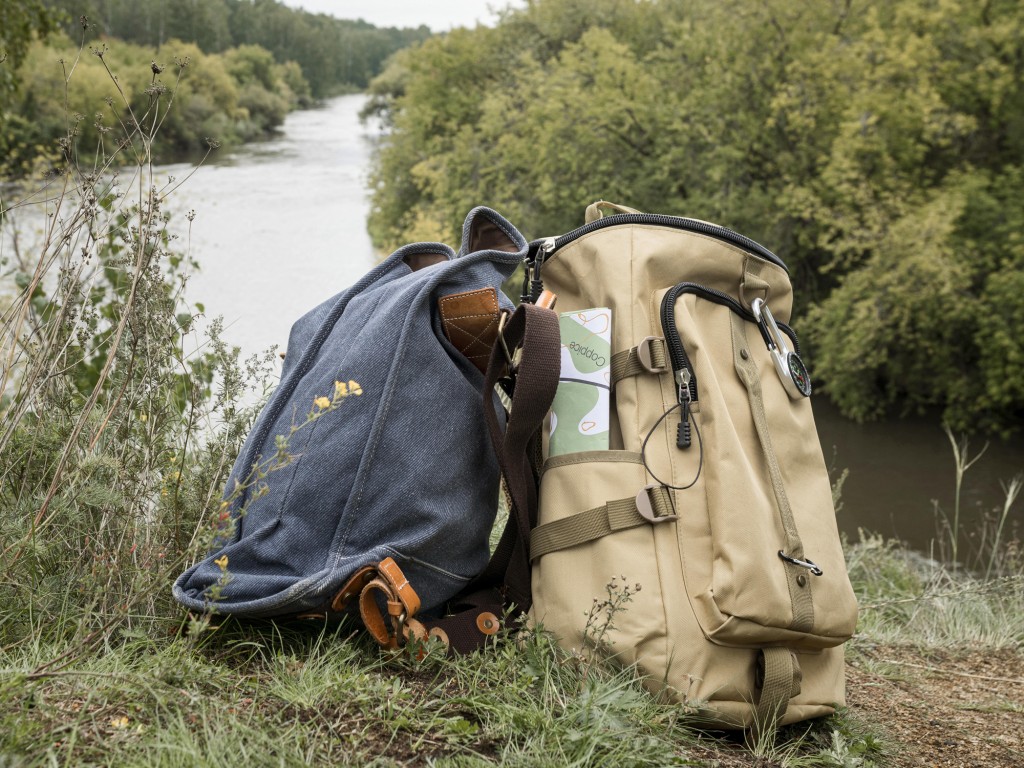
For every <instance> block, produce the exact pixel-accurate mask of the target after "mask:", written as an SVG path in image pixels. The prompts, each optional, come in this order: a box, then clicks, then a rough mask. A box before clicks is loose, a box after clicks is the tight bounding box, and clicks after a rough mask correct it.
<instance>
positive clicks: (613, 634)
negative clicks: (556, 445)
mask: <svg viewBox="0 0 1024 768" xmlns="http://www.w3.org/2000/svg"><path fill="white" fill-rule="evenodd" d="M645 477H646V476H645V472H644V467H643V463H642V461H641V458H640V455H639V454H637V453H632V452H629V451H590V452H583V453H572V454H565V455H563V456H557V457H554V458H552V459H549V460H548V461H547V462H546V463H545V465H544V472H543V475H542V478H541V487H540V520H539V524H538V526H537V527H536V528H535V529H534V534H533V536H532V539H531V555H532V556H533V579H532V580H533V608H532V609H531V611H530V615H531V619H532V620H533V622H534V623H537V624H540V625H541V626H543V628H544V629H546V630H548V631H550V632H552V633H553V634H554V635H555V637H556V638H557V639H558V641H559V642H560V644H561V645H562V646H563V647H564V648H567V649H570V650H576V651H581V652H584V653H588V654H589V653H597V654H599V655H601V656H603V657H607V658H613V659H614V660H615V661H616V663H620V664H624V665H629V664H634V663H638V664H639V666H640V669H641V671H643V670H644V669H654V670H658V669H661V670H664V669H665V667H666V665H667V663H668V658H667V648H666V637H665V626H666V616H665V603H664V599H663V595H662V589H661V579H660V576H659V562H658V559H659V558H658V554H657V548H656V547H655V537H656V536H657V535H659V534H660V535H664V536H668V537H670V538H674V536H675V533H674V532H673V531H670V530H669V529H671V528H672V527H674V525H675V523H674V519H673V518H672V517H671V513H672V509H671V501H670V500H669V498H668V494H667V493H666V494H663V495H662V497H659V496H658V495H657V494H655V495H654V497H653V498H652V497H650V495H649V493H648V492H647V491H646V490H645V486H646V482H647V481H646V479H645ZM638 495H639V496H640V498H641V503H640V506H641V507H642V509H638V508H637V503H636V502H637V498H636V497H637V496H638ZM647 499H650V507H649V508H648V506H647V504H646V500H647ZM648 514H649V515H651V516H652V517H653V518H655V519H658V518H663V519H664V521H663V522H654V521H652V520H649V519H648V518H647V517H646V516H645V515H648ZM606 601H607V602H606ZM609 604H612V605H618V606H619V608H618V609H616V611H615V612H613V614H614V613H617V611H618V610H621V611H622V612H623V613H624V616H625V618H622V617H619V618H621V619H622V620H621V621H616V616H615V615H612V616H611V619H610V621H608V620H607V607H608V605H609Z"/></svg>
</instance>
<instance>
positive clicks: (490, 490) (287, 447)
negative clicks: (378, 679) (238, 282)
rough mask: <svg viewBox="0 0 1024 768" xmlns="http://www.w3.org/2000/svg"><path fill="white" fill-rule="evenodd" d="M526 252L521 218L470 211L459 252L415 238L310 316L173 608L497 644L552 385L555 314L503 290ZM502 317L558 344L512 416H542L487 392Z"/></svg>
mask: <svg viewBox="0 0 1024 768" xmlns="http://www.w3.org/2000/svg"><path fill="white" fill-rule="evenodd" d="M526 254H527V243H526V241H525V239H524V238H523V236H522V235H521V234H520V233H519V232H518V231H517V230H516V229H515V228H514V227H513V226H512V225H511V224H510V223H509V222H508V221H506V220H505V219H504V218H502V217H501V216H500V215H499V214H497V213H495V212H494V211H492V210H490V209H487V208H476V209H474V210H473V211H472V212H471V213H470V214H469V216H468V217H467V219H466V222H465V225H464V228H463V243H462V246H461V249H460V250H459V252H458V253H456V252H455V251H453V250H452V249H451V248H449V247H448V246H446V245H443V244H440V243H417V244H413V245H407V246H405V247H403V248H400V249H399V250H397V251H396V252H395V253H393V254H392V255H391V256H390V257H388V258H387V259H386V260H385V261H383V262H382V263H381V264H379V265H378V266H377V267H375V268H374V269H372V270H371V271H370V272H369V273H368V274H367V275H366V276H365V277H363V278H362V279H361V280H360V281H359V282H358V283H357V284H356V285H354V286H352V287H351V288H349V289H348V290H346V291H343V292H342V293H340V294H338V295H337V296H335V297H334V298H332V299H330V300H328V301H326V302H324V303H323V304H321V305H320V306H318V307H316V308H315V309H313V310H311V311H310V312H308V313H307V314H306V315H305V316H303V317H302V318H300V319H299V320H298V321H297V322H296V323H295V325H294V326H293V327H292V330H291V333H290V336H289V340H288V349H287V355H286V357H285V363H284V366H283V370H282V375H281V382H280V384H279V386H278V387H277V389H276V391H275V392H274V393H273V395H272V396H271V398H270V400H269V402H268V403H267V405H266V407H265V409H264V410H263V412H262V413H261V414H260V416H259V418H258V419H257V421H256V423H255V425H254V427H253V429H252V432H251V433H250V435H249V436H248V439H247V440H246V442H245V445H244V447H243V449H242V452H241V454H240V455H239V457H238V460H237V461H236V463H235V466H234V468H233V470H232V472H231V475H230V478H229V480H228V485H227V488H226V490H225V495H224V500H223V502H222V505H221V513H220V528H219V532H218V540H217V543H216V545H215V547H214V551H213V552H211V553H210V554H209V555H208V556H207V557H206V558H205V559H203V560H201V561H200V562H198V563H196V564H195V565H194V566H192V567H191V568H189V569H188V570H187V571H185V572H184V573H183V574H182V575H181V576H180V577H179V578H178V579H177V581H176V583H175V584H174V590H173V591H174V597H175V598H176V599H177V600H178V601H179V602H180V603H182V604H183V605H184V606H185V607H187V608H188V609H189V610H192V611H198V612H209V613H217V614H230V615H234V616H239V617H246V618H274V617H300V618H310V619H316V620H332V619H336V618H338V617H339V616H341V615H342V614H344V613H346V612H348V613H354V612H357V611H358V613H359V615H360V616H361V618H362V621H363V623H364V624H365V625H366V627H367V629H368V630H369V631H370V632H371V634H372V635H373V636H374V637H375V638H376V639H377V640H378V641H379V642H381V644H383V645H386V646H390V647H397V646H399V645H403V644H404V643H405V642H406V641H407V640H408V639H409V638H411V637H415V638H417V639H420V640H422V639H425V638H426V637H427V635H428V633H429V634H430V635H433V636H436V637H439V638H440V639H441V640H442V641H444V642H446V643H447V644H449V645H450V647H453V648H454V649H456V650H468V649H470V648H472V647H476V646H478V645H479V644H480V643H481V641H482V640H483V639H485V638H486V637H487V636H488V635H492V634H494V632H496V631H497V629H498V627H499V625H500V617H501V615H502V611H503V608H505V607H507V605H508V604H509V603H515V604H516V606H517V608H518V609H520V610H525V609H527V608H528V607H529V600H530V596H529V580H528V578H529V565H528V557H527V556H526V554H525V549H524V544H523V542H524V541H526V540H528V535H529V526H530V516H531V515H530V513H529V511H528V510H529V508H530V507H531V506H532V507H535V506H536V498H535V490H534V489H535V482H534V478H533V477H531V476H529V473H530V464H529V461H528V460H527V458H526V450H527V448H526V445H527V442H528V440H529V439H530V437H531V436H532V435H533V434H534V433H535V432H536V427H537V426H538V425H539V423H540V420H541V419H542V418H543V413H544V411H546V409H547V405H548V403H550V399H551V397H552V396H553V393H554V387H555V384H556V382H557V362H556V363H555V364H554V365H552V361H557V356H558V348H557V319H556V318H555V315H554V313H553V312H550V311H548V310H539V309H538V308H536V307H524V308H523V309H522V310H521V311H520V312H517V313H516V314H515V315H512V314H511V310H512V303H511V302H510V301H509V300H508V298H506V297H505V296H504V294H503V293H502V292H501V285H502V282H503V281H504V280H506V279H507V278H508V277H509V276H510V275H511V274H512V272H513V271H514V270H515V268H516V266H517V265H518V264H520V263H521V262H522V261H523V260H524V258H525V257H526ZM527 314H529V317H527V316H526V315H527ZM510 317H512V319H511V320H509V318H510ZM506 321H508V322H506ZM552 323H553V325H552ZM499 325H501V326H503V330H504V332H505V333H504V335H505V337H507V338H509V339H511V340H512V341H513V344H514V341H515V339H519V338H522V336H523V335H524V334H528V333H530V332H531V330H530V329H531V327H535V326H538V325H544V326H545V333H544V334H543V336H544V337H545V338H548V339H551V342H550V344H551V345H553V347H552V348H551V349H549V350H548V352H549V355H548V357H547V359H546V360H545V359H544V355H540V356H539V357H538V358H537V362H536V366H535V368H534V372H531V371H530V370H527V369H526V368H524V369H522V370H518V371H515V373H516V378H517V379H518V380H525V381H526V386H524V387H523V388H522V390H523V391H522V392H519V391H516V393H515V395H514V399H513V404H515V403H516V402H519V401H521V400H524V399H529V401H530V402H531V404H533V405H532V407H526V406H523V407H522V408H519V409H518V413H517V418H516V419H511V420H509V422H508V425H507V429H502V424H503V423H504V422H503V419H502V415H503V413H504V412H503V409H502V408H501V407H500V405H499V404H498V403H497V398H496V396H495V394H494V384H495V383H500V382H499V380H500V379H504V380H505V383H506V385H508V383H509V380H510V378H511V377H510V375H509V374H510V369H513V368H514V366H512V363H511V359H510V358H509V355H508V350H507V347H506V346H505V344H504V343H503V344H501V345H496V344H494V340H495V338H496V337H497V336H498V328H499ZM492 347H493V348H495V349H494V354H493V358H494V361H493V362H494V365H493V366H492V369H493V370H491V371H488V363H489V362H492ZM545 366H546V367H545ZM485 373H486V374H487V376H485ZM485 378H486V379H487V380H486V381H485ZM509 391H511V388H509ZM527 421H529V423H527ZM488 422H490V427H491V428H492V430H493V434H492V435H491V436H490V437H489V436H488ZM496 453H497V455H496ZM508 457H513V458H510V459H509V458H508ZM499 459H500V460H501V461H502V462H503V463H504V462H505V461H506V460H508V461H510V462H511V465H512V466H511V468H510V471H509V472H508V474H509V475H510V479H509V480H507V482H508V490H509V491H510V494H511V495H512V496H513V499H512V501H513V504H512V507H513V514H512V515H511V517H510V524H509V525H508V526H507V527H506V530H505V535H504V536H503V537H502V540H501V544H500V545H499V547H498V550H497V552H496V553H495V555H494V557H493V558H492V557H491V556H490V553H489V549H488V537H489V534H490V531H491V528H492V526H493V524H494V518H495V512H496V509H497V505H498V486H499ZM506 469H509V468H506ZM517 476H518V479H516V478H517ZM510 571H511V572H513V573H514V574H515V575H514V577H511V578H510V577H509V575H508V574H509V572H510ZM524 579H525V583H524ZM456 597H457V599H456V600H454V601H453V598H456ZM453 614H454V615H453Z"/></svg>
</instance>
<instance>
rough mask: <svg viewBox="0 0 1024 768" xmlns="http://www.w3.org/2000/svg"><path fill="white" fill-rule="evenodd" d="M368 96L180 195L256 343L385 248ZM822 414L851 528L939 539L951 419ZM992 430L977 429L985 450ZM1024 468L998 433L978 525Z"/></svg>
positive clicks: (193, 289)
mask: <svg viewBox="0 0 1024 768" xmlns="http://www.w3.org/2000/svg"><path fill="white" fill-rule="evenodd" d="M363 100H364V97H363V96H361V95H355V96H344V97H341V98H338V99H333V100H331V101H330V102H328V103H327V104H326V105H325V106H324V107H322V108H320V109H315V110H307V111H302V112H295V113H293V114H291V115H290V116H289V117H288V119H287V121H286V122H285V124H284V127H283V131H282V134H281V135H280V136H279V137H278V138H275V139H273V140H271V141H265V142H260V143H255V144H249V145H246V146H243V147H241V148H239V149H236V150H233V151H231V152H230V153H228V154H226V155H225V156H223V157H220V158H218V159H217V160H214V161H213V162H210V163H208V164H207V165H205V166H203V167H201V168H200V169H199V170H198V171H196V173H195V174H194V175H193V176H192V177H191V178H189V179H188V181H187V182H186V183H185V184H184V185H183V187H182V189H181V192H180V193H179V195H178V196H179V197H180V198H181V200H180V201H179V202H176V203H172V207H173V206H177V207H178V209H179V211H178V216H176V218H175V220H176V222H177V223H178V225H179V226H184V223H185V218H184V216H183V215H182V214H183V212H184V211H185V210H189V209H191V210H194V211H195V212H196V216H195V219H194V221H193V222H192V224H191V228H190V231H188V230H184V229H183V230H182V237H183V239H185V240H186V241H187V242H188V243H189V247H190V248H191V251H192V254H193V255H194V256H195V257H196V259H197V260H198V261H199V263H200V264H201V268H202V269H201V271H200V272H199V273H197V274H195V275H194V276H193V277H192V278H191V280H190V282H189V287H188V294H189V297H190V298H191V300H192V301H194V302H196V301H197V302H202V303H203V304H204V305H205V308H206V313H207V315H208V316H211V317H213V316H216V315H223V317H224V320H225V324H226V326H227V330H226V332H225V334H224V336H225V338H226V339H227V340H228V341H229V342H230V343H232V344H235V345H238V346H240V347H241V348H242V350H243V352H244V353H246V354H250V353H256V352H259V351H261V350H263V349H265V348H267V347H269V346H270V345H272V344H276V345H278V346H279V348H280V349H284V347H285V345H286V342H287V339H288V329H289V327H290V325H291V323H292V322H293V321H294V320H295V319H296V318H297V317H298V316H299V315H301V314H302V313H303V312H304V311H305V310H307V309H309V308H311V307H313V306H315V305H316V304H318V303H319V302H321V301H322V300H324V299H326V298H328V297H330V296H332V295H334V294H335V293H337V292H339V291H341V290H343V289H344V288H345V287H347V286H348V285H349V284H351V283H352V282H354V281H355V280H356V279H357V278H358V277H359V276H361V275H362V274H363V273H364V272H366V270H367V269H369V268H370V267H371V266H372V265H373V264H374V263H375V261H376V260H377V259H378V258H379V257H380V255H379V254H376V253H375V252H374V249H373V247H372V245H371V243H370V239H369V236H368V235H367V233H366V216H367V213H368V210H369V204H368V201H367V196H366V174H367V168H368V162H369V157H370V153H371V151H372V141H371V138H370V136H368V135H367V129H366V128H364V127H363V126H361V125H360V123H359V120H358V113H359V109H360V107H361V106H362V104H363ZM188 171H189V166H185V165H175V166H164V167H162V168H160V169H159V171H158V174H165V175H174V176H176V177H184V175H185V174H187V173H188ZM158 181H159V180H158ZM484 202H485V201H484ZM797 325H798V326H799V321H798V322H797ZM815 416H816V418H817V420H818V431H819V436H820V438H821V442H822V446H823V448H824V451H825V456H826V461H827V462H828V463H830V464H831V465H833V466H834V467H836V468H837V470H842V469H848V470H849V478H848V480H847V482H846V484H845V486H844V491H843V506H842V509H841V510H840V512H839V524H840V528H841V529H842V530H843V531H845V532H846V533H847V534H848V535H850V536H851V537H853V538H856V536H857V532H858V529H859V528H865V529H867V530H870V531H875V532H878V533H882V534H885V535H886V536H895V537H898V538H901V539H903V540H904V541H907V542H908V543H910V544H911V545H912V546H914V547H916V548H918V549H921V550H923V551H928V550H929V547H930V545H931V540H932V539H933V538H934V536H935V531H936V505H938V506H939V507H940V508H941V509H943V510H945V511H946V512H947V513H948V514H949V515H950V517H951V516H952V513H953V495H954V494H953V489H954V482H955V473H954V462H953V453H952V450H951V448H950V445H949V442H948V440H947V438H946V436H945V435H944V434H943V432H942V430H941V428H940V427H939V423H938V419H937V418H918V419H912V420H902V421H898V422H885V423H879V424H868V425H857V424H854V423H852V422H850V421H848V420H846V419H844V418H842V417H841V416H840V415H839V414H838V412H837V411H836V410H835V408H834V407H832V406H831V404H830V403H829V402H828V401H827V400H826V399H825V398H824V397H821V396H817V397H816V398H815ZM983 444H984V441H983V440H976V441H974V443H973V444H972V451H973V450H975V449H980V448H981V447H982V445H983ZM1022 471H1024V441H1021V440H1018V441H1015V442H1012V443H1004V442H999V441H992V444H991V445H990V446H989V449H988V451H987V452H986V454H985V456H984V458H983V459H982V460H981V461H980V462H978V463H977V464H976V465H975V466H974V467H973V468H972V469H971V470H970V472H969V473H968V474H967V477H966V479H965V485H964V492H963V495H962V502H961V504H962V512H961V516H962V519H963V520H964V521H965V522H966V527H967V529H969V530H975V529H976V527H977V520H978V519H979V518H980V517H981V516H982V515H983V514H985V513H986V512H990V511H991V510H992V509H994V508H995V507H997V506H999V505H1001V503H1002V492H1001V488H1000V483H1001V482H1008V481H1009V480H1010V479H1011V478H1012V477H1013V476H1014V475H1016V474H1019V473H1021V472H1022ZM1010 517H1011V520H1010V523H1009V525H1014V524H1016V525H1017V526H1018V528H1021V527H1024V499H1021V500H1020V501H1018V502H1017V504H1016V506H1015V507H1014V508H1013V510H1012V512H1011V516H1010ZM964 546H965V544H964V543H962V544H961V547H962V548H963V547H964ZM961 551H963V549H962V550H961Z"/></svg>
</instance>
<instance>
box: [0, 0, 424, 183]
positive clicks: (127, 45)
mask: <svg viewBox="0 0 1024 768" xmlns="http://www.w3.org/2000/svg"><path fill="white" fill-rule="evenodd" d="M58 22H61V24H60V26H62V27H63V34H59V33H58V34H51V32H52V31H53V30H54V28H55V26H57V23H58ZM429 34H430V31H429V30H428V29H427V28H426V27H420V28H418V29H394V28H388V29H380V28H377V27H374V26H372V25H370V24H367V23H365V22H362V21H343V20H340V19H335V18H332V17H329V16H324V15H313V14H310V13H307V12H305V11H299V10H293V9H290V8H287V7H286V6H284V5H282V4H280V3H278V2H276V1H275V0H256V1H255V2H252V1H251V0H46V2H45V3H44V2H42V0H11V2H9V3H8V2H5V3H3V5H2V7H0V175H3V176H23V175H25V174H27V173H30V172H31V171H32V170H34V169H35V168H36V166H37V165H39V164H40V159H42V160H43V165H44V166H46V165H54V164H56V165H60V164H61V163H63V162H67V161H68V153H69V152H70V153H72V154H74V153H86V154H89V155H93V154H96V155H98V156H100V157H101V158H102V157H104V156H106V155H108V154H109V153H111V152H112V151H113V150H114V147H112V146H110V145H109V142H105V141H104V137H105V136H106V135H107V134H108V133H109V127H110V125H111V124H112V123H116V122H118V121H122V120H130V119H131V117H130V112H131V111H133V110H137V109H139V108H141V105H142V104H144V103H146V102H147V101H148V100H149V99H150V97H151V96H152V95H153V91H154V90H159V89H166V90H167V91H168V92H174V97H175V100H176V101H177V108H176V109H175V110H171V111H170V112H169V114H167V116H166V117H164V116H161V117H160V120H161V121H163V125H162V126H161V130H160V131H159V132H158V133H154V136H159V141H158V142H156V143H155V145H154V148H153V149H154V156H155V157H156V159H158V160H169V159H178V158H181V157H184V156H188V155H190V154H191V155H194V154H195V153H197V152H201V151H204V150H205V149H206V147H207V145H208V144H210V143H220V144H235V143H238V142H242V141H248V140H251V139H254V138H258V137H261V136H265V135H267V134H269V133H271V132H272V131H273V130H275V129H276V128H277V127H278V126H279V125H280V124H281V123H282V122H283V120H284V117H285V115H286V114H287V113H288V111H289V110H291V109H295V108H297V107H304V106H309V105H310V104H311V103H312V102H313V99H316V98H320V97H323V96H327V95H331V94H333V93H337V92H341V91H345V90H351V89H355V88H362V87H365V86H366V85H367V83H368V82H369V80H370V78H371V77H373V76H374V75H375V74H377V73H378V72H379V71H380V69H381V67H382V66H383V62H384V60H385V59H386V58H387V57H388V56H390V55H391V54H392V53H393V52H394V51H396V50H397V49H399V48H401V47H403V46H406V45H409V44H410V43H412V42H415V41H419V40H423V39H425V38H426V37H428V36H429ZM83 44H84V46H85V47H84V49H83V47H82V46H83ZM5 57H6V58H5ZM185 64H187V65H188V66H187V72H185V73H184V74H183V73H182V65H185ZM76 70H77V72H76ZM111 71H115V72H117V73H118V77H119V80H118V82H117V83H115V82H114V81H113V80H112V79H111V77H110V76H109V72H111ZM72 72H76V86H75V88H73V89H67V88H66V85H65V84H66V82H67V81H68V80H69V78H70V76H71V74H72ZM118 87H120V88H121V89H122V90H123V91H124V93H125V95H126V100H127V102H128V104H127V106H128V109H123V108H122V107H120V106H119V107H118V108H117V109H106V110H102V111H101V112H97V110H98V109H101V108H102V105H103V103H104V101H105V100H109V102H108V104H107V106H108V107H109V106H110V105H111V104H112V103H114V104H119V105H120V104H121V102H122V101H123V100H122V99H121V98H120V94H118V93H117V89H118ZM69 117H70V118H71V119H70V121H69V120H68V118H69Z"/></svg>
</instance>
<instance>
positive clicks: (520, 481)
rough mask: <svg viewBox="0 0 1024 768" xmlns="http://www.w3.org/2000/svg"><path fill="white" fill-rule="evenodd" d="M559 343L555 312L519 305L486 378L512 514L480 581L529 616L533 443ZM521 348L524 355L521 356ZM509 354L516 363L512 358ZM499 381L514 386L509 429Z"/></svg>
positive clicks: (551, 391)
mask: <svg viewBox="0 0 1024 768" xmlns="http://www.w3.org/2000/svg"><path fill="white" fill-rule="evenodd" d="M559 339H560V337H559V332H558V315H557V314H556V313H555V312H554V311H553V310H550V309H547V308H545V307H540V306H537V305H534V304H520V305H519V308H518V309H516V311H515V312H514V313H513V314H512V316H511V318H510V319H509V320H508V322H507V323H506V324H505V326H504V328H503V336H502V338H500V339H499V341H500V342H502V343H499V344H495V345H494V349H493V350H492V351H491V360H490V363H489V364H488V366H487V373H486V375H485V376H484V416H485V418H486V420H487V427H488V429H489V431H490V433H491V442H492V444H493V445H494V452H495V454H496V455H497V457H498V466H499V467H500V468H501V475H502V477H503V478H504V480H505V488H506V489H507V491H508V498H509V515H508V523H507V524H506V526H505V531H504V533H503V534H502V536H501V540H500V541H499V542H498V547H497V549H496V550H495V552H494V555H493V556H492V557H491V561H490V563H488V565H487V568H486V569H484V572H483V573H482V574H480V576H479V577H478V578H477V580H476V582H475V583H476V584H479V585H481V586H484V585H487V586H499V587H500V588H501V593H502V596H503V598H504V603H505V605H506V607H508V608H511V609H512V613H513V614H514V615H518V614H521V613H525V612H526V611H528V610H529V609H530V605H531V603H532V596H531V594H530V531H531V530H532V529H533V527H534V526H535V525H536V524H537V504H538V496H537V483H538V477H537V473H536V471H535V469H534V464H533V462H532V461H531V458H532V457H531V445H533V439H534V438H535V436H536V435H538V433H539V430H540V427H541V425H542V424H543V423H544V419H545V417H546V416H547V413H548V410H549V409H550V408H551V401H552V400H554V398H555V389H556V388H557V386H558V375H559V371H560V368H561V342H560V340H559ZM516 350H521V354H520V355H516V353H515V352H516ZM509 351H512V355H511V356H512V357H513V358H517V359H518V362H517V363H515V364H513V362H512V360H510V359H509V357H510V355H509V354H508V352H509ZM499 380H504V381H505V382H508V381H509V380H511V383H512V396H511V400H512V402H511V408H510V409H509V413H508V420H507V422H506V424H505V428H504V429H502V428H501V423H500V421H499V419H498V414H497V412H496V411H495V408H494V401H495V398H494V394H493V393H494V387H495V385H497V384H498V383H499Z"/></svg>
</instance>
